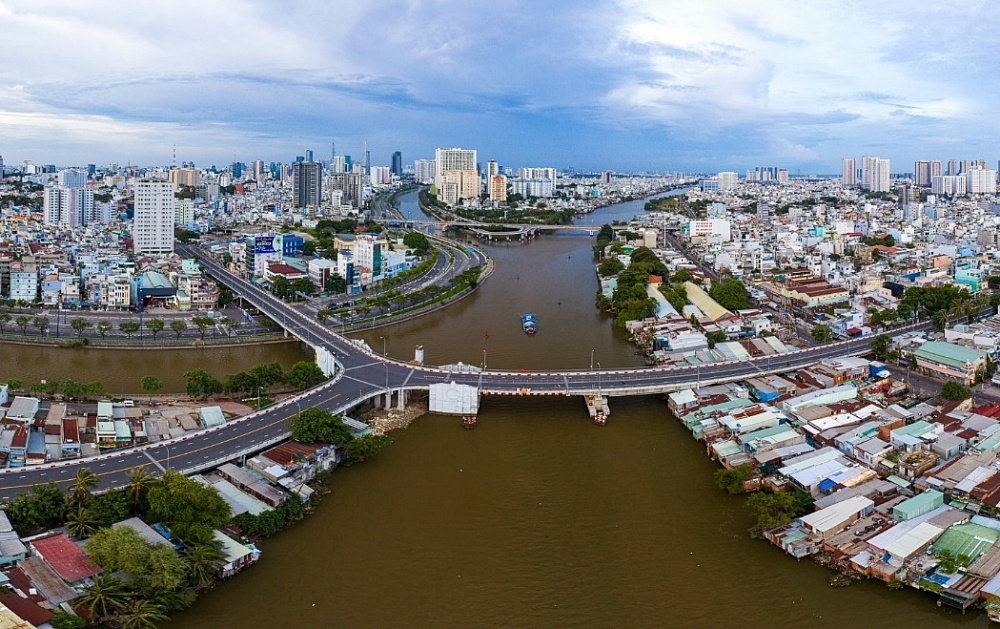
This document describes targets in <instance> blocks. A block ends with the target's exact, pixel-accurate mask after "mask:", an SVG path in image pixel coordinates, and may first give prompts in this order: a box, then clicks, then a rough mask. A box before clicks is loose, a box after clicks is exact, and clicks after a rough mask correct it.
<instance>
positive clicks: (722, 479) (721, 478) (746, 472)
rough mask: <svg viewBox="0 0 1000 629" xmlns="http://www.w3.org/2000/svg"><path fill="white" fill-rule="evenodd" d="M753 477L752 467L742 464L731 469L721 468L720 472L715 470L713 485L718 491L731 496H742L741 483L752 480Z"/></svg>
mask: <svg viewBox="0 0 1000 629" xmlns="http://www.w3.org/2000/svg"><path fill="white" fill-rule="evenodd" d="M753 475H754V469H753V465H751V464H749V463H744V464H743V465H740V466H738V467H734V468H731V469H726V468H722V469H721V470H716V471H715V474H714V475H713V476H714V478H715V485H716V487H718V488H719V489H722V490H725V491H728V492H729V493H731V494H742V493H743V483H744V482H745V481H747V480H749V479H750V478H752V477H753Z"/></svg>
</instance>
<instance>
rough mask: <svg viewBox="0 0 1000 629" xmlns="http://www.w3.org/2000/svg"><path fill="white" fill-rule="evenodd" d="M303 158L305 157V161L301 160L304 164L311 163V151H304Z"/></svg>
mask: <svg viewBox="0 0 1000 629" xmlns="http://www.w3.org/2000/svg"><path fill="white" fill-rule="evenodd" d="M304 157H305V159H303V160H302V161H304V162H311V161H313V152H312V150H310V149H306V154H305V156H304Z"/></svg>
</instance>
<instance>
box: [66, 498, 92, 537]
mask: <svg viewBox="0 0 1000 629" xmlns="http://www.w3.org/2000/svg"><path fill="white" fill-rule="evenodd" d="M65 526H66V530H67V531H69V532H70V534H71V535H73V537H76V538H77V539H87V538H88V537H90V536H91V535H93V534H94V532H96V531H97V527H98V522H97V519H96V518H95V517H94V516H93V514H91V512H90V509H88V508H87V507H84V506H82V505H79V506H77V507H76V508H75V509H73V510H72V511H70V513H69V519H67V520H66V524H65Z"/></svg>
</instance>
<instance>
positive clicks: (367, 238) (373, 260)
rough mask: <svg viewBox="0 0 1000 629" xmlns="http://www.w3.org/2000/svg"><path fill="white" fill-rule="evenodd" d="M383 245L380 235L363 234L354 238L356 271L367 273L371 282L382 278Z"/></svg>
mask: <svg viewBox="0 0 1000 629" xmlns="http://www.w3.org/2000/svg"><path fill="white" fill-rule="evenodd" d="M382 245H383V242H382V241H381V240H379V239H378V237H376V236H371V235H368V234H361V235H359V236H358V237H357V238H355V239H354V252H353V254H354V271H355V272H358V271H360V272H361V273H362V275H367V276H368V278H370V279H369V281H370V282H377V281H379V280H381V279H382V273H383V266H382V263H383V255H382V254H383V252H382ZM363 283H365V284H367V283H368V282H363Z"/></svg>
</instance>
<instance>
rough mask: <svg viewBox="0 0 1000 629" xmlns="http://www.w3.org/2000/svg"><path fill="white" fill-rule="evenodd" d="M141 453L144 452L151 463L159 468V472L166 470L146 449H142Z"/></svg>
mask: <svg viewBox="0 0 1000 629" xmlns="http://www.w3.org/2000/svg"><path fill="white" fill-rule="evenodd" d="M142 453H143V454H145V455H146V458H147V459H149V460H150V461H152V462H153V465H155V466H156V467H157V468H159V470H160V471H161V472H166V471H167V469H166V468H165V467H163V466H162V465H160V462H159V461H157V460H156V459H154V458H153V455H152V454H150V453H149V451H148V450H143V451H142Z"/></svg>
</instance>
